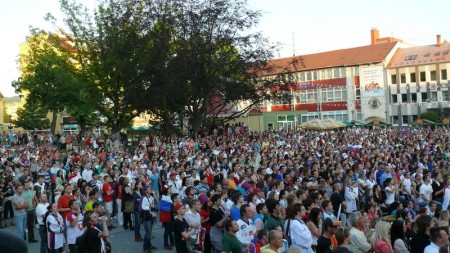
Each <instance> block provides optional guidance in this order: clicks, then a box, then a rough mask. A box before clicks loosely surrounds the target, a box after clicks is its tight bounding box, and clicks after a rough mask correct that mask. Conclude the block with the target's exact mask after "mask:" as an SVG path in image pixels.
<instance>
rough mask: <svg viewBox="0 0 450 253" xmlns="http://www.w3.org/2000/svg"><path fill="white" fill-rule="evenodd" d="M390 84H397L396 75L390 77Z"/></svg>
mask: <svg viewBox="0 0 450 253" xmlns="http://www.w3.org/2000/svg"><path fill="white" fill-rule="evenodd" d="M391 84H397V75H391Z"/></svg>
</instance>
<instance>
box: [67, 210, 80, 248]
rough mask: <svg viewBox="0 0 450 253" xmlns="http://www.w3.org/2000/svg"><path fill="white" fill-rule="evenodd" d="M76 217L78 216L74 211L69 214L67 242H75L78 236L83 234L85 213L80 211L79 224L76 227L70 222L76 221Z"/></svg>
mask: <svg viewBox="0 0 450 253" xmlns="http://www.w3.org/2000/svg"><path fill="white" fill-rule="evenodd" d="M76 218H77V216H76V215H75V214H73V213H72V212H70V213H69V214H68V215H67V219H66V229H67V243H68V244H75V241H76V239H77V237H78V236H80V235H81V234H83V220H84V216H83V214H81V213H80V217H78V222H77V225H75V227H72V226H71V225H70V223H71V222H73V221H75V219H76Z"/></svg>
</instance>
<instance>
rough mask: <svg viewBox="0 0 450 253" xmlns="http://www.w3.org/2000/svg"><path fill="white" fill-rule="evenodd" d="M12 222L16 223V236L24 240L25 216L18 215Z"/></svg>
mask: <svg viewBox="0 0 450 253" xmlns="http://www.w3.org/2000/svg"><path fill="white" fill-rule="evenodd" d="M14 222H15V223H16V232H17V235H18V236H19V237H20V238H22V239H24V238H25V226H26V225H27V214H26V213H25V214H20V215H16V216H15V217H14Z"/></svg>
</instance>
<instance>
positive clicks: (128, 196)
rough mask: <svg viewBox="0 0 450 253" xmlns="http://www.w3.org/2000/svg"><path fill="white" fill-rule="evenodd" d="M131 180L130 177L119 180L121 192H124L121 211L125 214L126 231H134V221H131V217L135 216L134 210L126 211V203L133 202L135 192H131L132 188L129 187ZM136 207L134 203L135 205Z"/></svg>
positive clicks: (124, 225)
mask: <svg viewBox="0 0 450 253" xmlns="http://www.w3.org/2000/svg"><path fill="white" fill-rule="evenodd" d="M128 182H129V179H128V177H121V178H119V184H120V185H121V191H122V205H121V206H120V210H121V211H122V212H123V228H124V229H130V230H133V229H134V228H133V221H132V219H131V215H134V208H132V209H133V210H132V211H131V210H125V205H126V203H128V202H130V201H133V202H134V199H133V196H132V194H133V192H132V190H131V187H130V185H129V183H128ZM133 206H134V203H133ZM130 211H131V212H130Z"/></svg>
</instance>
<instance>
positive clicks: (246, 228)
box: [236, 204, 256, 249]
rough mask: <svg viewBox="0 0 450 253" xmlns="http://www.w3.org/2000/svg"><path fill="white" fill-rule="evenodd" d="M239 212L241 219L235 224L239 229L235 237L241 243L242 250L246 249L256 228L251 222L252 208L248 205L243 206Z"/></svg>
mask: <svg viewBox="0 0 450 253" xmlns="http://www.w3.org/2000/svg"><path fill="white" fill-rule="evenodd" d="M239 211H240V213H241V218H240V219H239V220H238V221H237V222H236V223H237V225H238V227H239V231H238V232H237V233H236V236H237V238H238V239H239V241H240V242H241V245H242V249H246V248H248V245H250V243H251V242H252V240H253V238H254V236H255V235H256V227H255V225H254V224H253V221H252V218H253V211H252V208H251V207H250V206H249V205H248V204H243V205H242V206H241V208H240V210H239Z"/></svg>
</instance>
